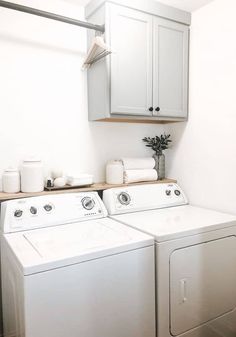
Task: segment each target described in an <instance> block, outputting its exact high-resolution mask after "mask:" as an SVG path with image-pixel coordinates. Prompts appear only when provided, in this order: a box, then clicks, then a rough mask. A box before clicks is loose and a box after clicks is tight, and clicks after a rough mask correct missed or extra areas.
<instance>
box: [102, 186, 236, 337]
mask: <svg viewBox="0 0 236 337" xmlns="http://www.w3.org/2000/svg"><path fill="white" fill-rule="evenodd" d="M103 200H104V203H105V205H106V207H107V209H108V213H109V214H110V216H111V217H112V219H115V220H117V221H118V222H120V223H123V224H126V225H128V226H131V227H133V228H136V229H139V230H140V231H142V232H144V233H148V234H150V235H152V236H153V237H154V238H155V242H156V244H155V246H156V303H157V319H156V320H157V336H158V337H170V336H179V337H180V336H181V337H235V336H236V310H235V308H236V217H235V216H231V215H228V214H224V213H219V212H215V211H213V210H207V209H204V208H199V207H194V206H191V205H188V202H187V199H186V197H185V195H184V193H183V191H182V190H181V189H180V187H179V186H178V185H176V184H158V185H157V184H156V185H143V186H133V187H126V188H114V189H110V190H107V191H105V192H104V197H103Z"/></svg>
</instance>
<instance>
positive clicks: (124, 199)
mask: <svg viewBox="0 0 236 337" xmlns="http://www.w3.org/2000/svg"><path fill="white" fill-rule="evenodd" d="M118 200H119V202H120V203H121V204H122V205H126V206H128V205H129V204H130V201H131V198H130V195H129V194H128V193H126V192H121V193H120V194H119V195H118Z"/></svg>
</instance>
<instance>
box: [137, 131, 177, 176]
mask: <svg viewBox="0 0 236 337" xmlns="http://www.w3.org/2000/svg"><path fill="white" fill-rule="evenodd" d="M143 141H144V143H146V146H147V147H150V148H151V149H152V150H153V151H154V152H155V154H154V155H153V158H154V159H155V162H156V165H155V169H156V170H157V173H158V179H164V178H165V156H164V154H163V151H164V150H167V149H168V148H169V144H170V143H171V142H172V140H171V139H170V135H166V134H163V135H160V137H158V136H155V137H153V138H150V137H145V138H143Z"/></svg>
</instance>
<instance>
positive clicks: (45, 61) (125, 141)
mask: <svg viewBox="0 0 236 337" xmlns="http://www.w3.org/2000/svg"><path fill="white" fill-rule="evenodd" d="M17 2H18V3H20V4H23V5H27V6H31V7H36V8H40V9H42V10H46V11H51V12H55V13H58V14H62V15H66V16H70V17H75V18H78V19H81V20H83V19H84V15H83V8H82V7H79V6H76V5H75V3H76V2H75V1H68V2H66V1H63V0H50V1H40V0H21V1H17ZM86 48H87V47H86V30H85V29H83V28H80V27H74V26H71V25H68V24H64V23H59V22H55V21H51V20H47V19H44V18H39V17H36V16H32V15H28V14H24V13H19V12H15V11H12V10H8V9H4V8H0V123H1V124H0V126H1V131H0V171H2V170H3V169H4V168H6V167H8V166H9V165H11V166H12V165H13V166H17V165H19V163H20V161H21V160H22V158H24V157H25V156H28V155H31V154H37V155H38V156H39V157H41V158H42V159H43V161H44V164H45V167H46V169H50V168H53V167H61V168H63V169H64V170H66V171H70V170H72V171H73V172H74V171H75V170H76V171H78V172H91V173H93V174H94V175H95V180H96V181H99V180H103V179H104V166H105V163H106V161H107V160H108V159H112V158H116V157H117V158H119V157H121V156H139V155H141V156H145V155H148V154H149V153H150V152H148V149H147V148H145V147H144V145H143V144H142V141H141V139H142V138H143V137H144V136H149V135H150V136H152V135H155V134H158V133H161V132H162V131H163V127H162V126H158V125H142V124H110V123H89V122H88V121H87V87H86V72H82V71H81V65H82V62H83V58H84V56H85V54H86Z"/></svg>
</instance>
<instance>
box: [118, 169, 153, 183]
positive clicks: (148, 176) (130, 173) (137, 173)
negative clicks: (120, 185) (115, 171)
mask: <svg viewBox="0 0 236 337" xmlns="http://www.w3.org/2000/svg"><path fill="white" fill-rule="evenodd" d="M157 179H158V175H157V171H156V170H153V169H147V170H125V171H124V182H125V183H126V184H129V183H137V182H141V181H154V180H157Z"/></svg>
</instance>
